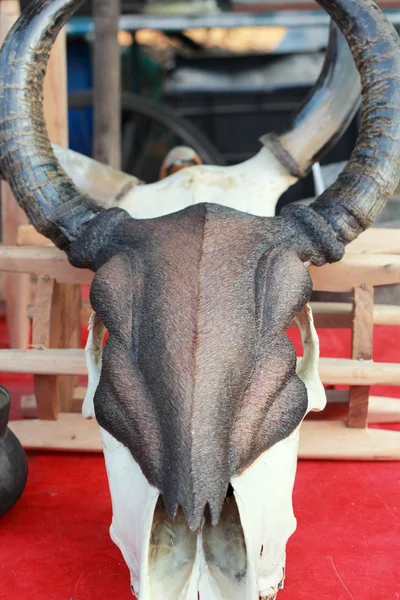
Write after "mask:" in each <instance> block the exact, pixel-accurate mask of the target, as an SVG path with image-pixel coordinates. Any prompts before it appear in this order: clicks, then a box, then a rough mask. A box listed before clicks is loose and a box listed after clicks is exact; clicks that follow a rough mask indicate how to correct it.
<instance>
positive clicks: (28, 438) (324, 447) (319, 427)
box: [9, 414, 400, 460]
mask: <svg viewBox="0 0 400 600" xmlns="http://www.w3.org/2000/svg"><path fill="white" fill-rule="evenodd" d="M9 426H10V429H11V430H12V431H13V432H14V433H15V435H16V436H17V437H18V438H19V439H20V441H21V443H22V445H23V446H24V448H25V449H27V450H28V449H29V450H50V451H55V450H58V451H62V452H102V444H101V439H100V433H99V428H98V425H97V423H96V421H94V420H91V421H85V420H84V419H83V418H82V416H81V415H73V414H60V417H59V419H58V420H57V421H40V420H26V421H23V420H22V421H12V422H10V424H9ZM299 457H300V458H307V459H329V460H399V459H400V432H397V431H385V430H382V429H349V428H348V427H346V423H345V422H335V421H330V422H329V421H305V422H304V423H303V425H302V427H301V433H300V447H299Z"/></svg>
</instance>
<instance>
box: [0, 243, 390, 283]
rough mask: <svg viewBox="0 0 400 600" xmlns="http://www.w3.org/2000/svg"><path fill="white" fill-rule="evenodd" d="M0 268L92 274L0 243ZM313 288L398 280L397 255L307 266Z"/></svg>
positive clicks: (57, 255) (47, 253)
mask: <svg viewBox="0 0 400 600" xmlns="http://www.w3.org/2000/svg"><path fill="white" fill-rule="evenodd" d="M0 271H7V272H18V273H34V274H37V275H48V276H49V277H52V278H54V279H56V281H58V282H59V283H90V282H91V280H92V278H93V274H92V273H91V272H90V271H86V270H84V269H74V267H72V266H71V265H70V264H69V263H68V261H67V258H66V256H65V254H64V253H63V252H61V251H60V250H57V248H37V247H34V246H33V247H22V248H13V247H11V248H10V247H0ZM310 273H311V276H312V278H313V283H314V289H315V290H320V291H336V292H351V291H352V290H353V288H354V287H356V286H360V285H362V284H365V285H390V284H394V283H400V256H394V255H372V256H369V255H365V254H348V255H345V257H344V258H343V260H342V261H341V262H340V263H336V264H334V265H325V266H324V267H310Z"/></svg>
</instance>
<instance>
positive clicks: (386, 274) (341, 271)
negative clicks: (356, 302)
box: [310, 254, 400, 292]
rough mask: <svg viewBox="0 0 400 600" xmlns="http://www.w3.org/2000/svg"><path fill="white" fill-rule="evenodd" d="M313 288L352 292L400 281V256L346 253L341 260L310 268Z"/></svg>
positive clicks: (326, 290) (325, 290) (322, 290)
mask: <svg viewBox="0 0 400 600" xmlns="http://www.w3.org/2000/svg"><path fill="white" fill-rule="evenodd" d="M310 274H311V277H312V280H313V287H314V290H318V291H321V292H351V291H352V290H353V289H354V288H355V287H359V286H361V285H363V284H364V285H373V286H375V285H391V284H394V283H400V256H395V255H393V254H390V255H385V254H382V255H379V254H376V255H374V254H372V255H369V254H346V255H345V256H344V258H343V260H341V261H340V262H339V263H335V264H333V265H325V266H324V267H314V266H312V267H310Z"/></svg>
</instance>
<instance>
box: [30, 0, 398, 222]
mask: <svg viewBox="0 0 400 600" xmlns="http://www.w3.org/2000/svg"><path fill="white" fill-rule="evenodd" d="M378 3H379V4H380V6H381V7H382V8H384V9H385V10H386V12H387V14H388V16H389V17H390V19H391V21H392V22H393V23H394V24H395V26H396V27H397V26H398V24H400V1H399V2H395V1H392V0H387V1H385V0H382V1H381V2H378ZM27 4H29V0H22V1H21V7H22V8H24V7H25V6H26V5H27ZM92 16H93V6H92V2H86V3H85V4H84V5H83V7H82V8H81V9H80V10H79V12H78V13H77V15H76V16H75V17H74V18H73V19H72V20H71V21H70V22H69V24H68V30H67V31H68V87H69V126H70V127H69V131H70V147H71V148H72V149H74V150H76V151H78V152H81V153H82V154H85V155H87V156H92V154H93V152H92V149H93V113H92V106H93V93H92V88H93V76H92V55H93V40H94V23H93V18H92ZM328 34H329V17H328V16H327V15H326V13H325V12H324V11H323V10H321V9H320V8H319V6H318V4H317V3H316V2H313V1H308V2H307V1H305V0H288V1H283V0H132V1H129V0H121V19H120V25H119V46H120V54H121V64H122V89H123V91H124V94H123V96H122V115H121V119H122V147H121V151H122V160H121V166H122V169H123V170H124V171H126V172H128V173H132V174H134V175H136V176H137V177H139V178H141V179H143V180H144V181H147V182H152V181H155V180H156V179H157V177H158V173H159V169H160V165H161V162H162V160H163V158H164V157H165V155H166V153H167V152H168V150H169V149H171V148H172V147H174V146H176V145H177V144H179V143H182V142H183V143H186V144H187V145H190V146H192V147H194V148H195V149H196V150H197V151H198V153H199V154H200V156H201V157H202V158H203V159H204V161H205V162H209V163H213V164H221V165H222V164H235V163H238V162H241V161H243V160H246V159H247V158H250V157H251V156H253V155H254V154H255V153H256V152H257V151H258V150H259V148H260V143H259V141H258V139H259V137H260V136H261V135H262V134H265V133H268V132H270V131H276V132H279V131H281V130H283V128H284V127H285V125H286V124H287V123H288V121H289V119H290V116H291V115H293V113H295V112H296V110H297V109H298V108H299V106H300V105H301V103H302V101H303V100H304V98H305V97H306V96H307V94H308V93H309V91H310V88H311V87H312V85H313V84H314V82H315V80H316V79H317V77H318V75H319V72H320V70H321V66H322V63H323V59H324V52H325V48H326V44H327V41H328ZM358 119H359V116H358V115H357V116H356V117H355V119H354V120H353V122H352V123H351V124H350V126H349V128H348V130H347V131H346V132H345V134H344V135H343V137H342V138H341V140H340V141H339V143H338V144H337V145H336V146H335V147H334V148H333V150H331V151H330V152H329V154H328V155H327V156H326V157H325V158H324V160H323V165H328V164H332V163H339V164H340V163H342V162H343V161H346V160H347V159H348V158H349V156H350V153H351V150H352V148H353V146H354V142H355V139H356V135H357V130H358ZM327 176H328V179H329V173H328V175H327ZM315 193H316V190H315V185H314V178H313V175H310V176H309V177H308V178H306V179H305V180H303V181H301V182H299V183H298V184H297V185H296V186H294V188H292V189H291V190H290V191H289V192H288V193H287V194H286V195H285V196H284V197H283V198H282V199H281V201H280V204H279V207H280V206H281V205H283V204H285V203H286V202H288V201H292V200H301V199H305V198H309V197H312V196H313V195H315ZM399 218H400V217H399Z"/></svg>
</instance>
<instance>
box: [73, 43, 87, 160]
mask: <svg viewBox="0 0 400 600" xmlns="http://www.w3.org/2000/svg"><path fill="white" fill-rule="evenodd" d="M67 56H68V93H69V94H70V93H71V92H76V91H80V90H88V89H92V84H93V78H92V56H91V46H90V44H89V42H87V41H86V40H85V39H84V38H78V37H75V36H74V37H69V38H68V44H67ZM68 125H69V146H70V148H71V149H72V150H75V152H80V154H84V155H85V156H90V157H91V156H92V148H93V109H92V108H74V109H69V110H68Z"/></svg>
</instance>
